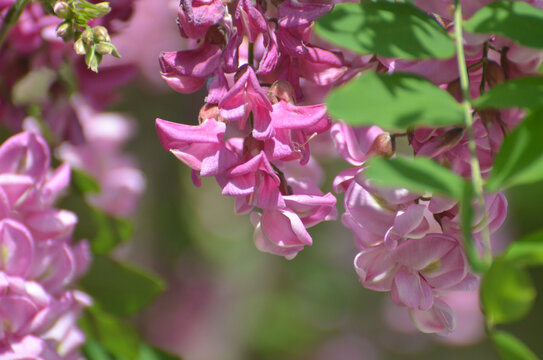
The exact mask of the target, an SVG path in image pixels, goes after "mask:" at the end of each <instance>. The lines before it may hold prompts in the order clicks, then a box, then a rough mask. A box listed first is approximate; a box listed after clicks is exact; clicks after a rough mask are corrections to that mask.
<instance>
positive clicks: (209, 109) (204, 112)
mask: <svg viewBox="0 0 543 360" xmlns="http://www.w3.org/2000/svg"><path fill="white" fill-rule="evenodd" d="M209 119H215V120H217V121H221V120H222V118H221V112H220V110H219V107H218V106H217V105H216V104H207V103H206V104H205V105H204V106H202V108H201V109H200V113H199V114H198V122H199V123H200V124H202V123H204V121H206V120H209Z"/></svg>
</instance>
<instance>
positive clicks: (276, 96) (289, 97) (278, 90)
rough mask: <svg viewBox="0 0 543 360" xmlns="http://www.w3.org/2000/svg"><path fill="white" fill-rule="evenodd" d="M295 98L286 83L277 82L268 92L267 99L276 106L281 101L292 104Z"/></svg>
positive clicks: (292, 90)
mask: <svg viewBox="0 0 543 360" xmlns="http://www.w3.org/2000/svg"><path fill="white" fill-rule="evenodd" d="M295 98H296V94H295V92H294V88H293V87H292V85H291V84H290V83H289V82H288V81H284V80H277V81H275V82H274V83H273V84H272V86H270V89H269V90H268V99H270V101H271V103H272V104H276V103H278V102H279V101H281V100H283V101H286V102H288V103H291V104H294V102H295Z"/></svg>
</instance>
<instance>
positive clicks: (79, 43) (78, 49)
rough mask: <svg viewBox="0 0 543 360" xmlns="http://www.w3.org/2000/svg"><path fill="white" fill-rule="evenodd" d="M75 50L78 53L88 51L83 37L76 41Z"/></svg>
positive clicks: (82, 53) (81, 53)
mask: <svg viewBox="0 0 543 360" xmlns="http://www.w3.org/2000/svg"><path fill="white" fill-rule="evenodd" d="M74 51H75V53H76V54H78V55H85V54H86V53H87V48H86V46H85V43H84V42H83V39H82V38H79V39H78V40H76V41H75V42H74Z"/></svg>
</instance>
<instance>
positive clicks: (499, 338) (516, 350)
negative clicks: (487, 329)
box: [490, 331, 539, 360]
mask: <svg viewBox="0 0 543 360" xmlns="http://www.w3.org/2000/svg"><path fill="white" fill-rule="evenodd" d="M490 339H491V340H492V343H493V344H494V347H495V348H496V351H497V352H498V354H499V355H500V358H501V359H502V360H538V359H539V358H538V357H537V355H535V354H534V353H533V351H532V350H530V349H529V348H528V347H527V346H526V345H525V344H524V343H522V342H521V341H520V340H519V339H517V338H516V337H515V336H513V335H511V334H509V333H507V332H505V331H495V332H493V333H492V334H491V335H490Z"/></svg>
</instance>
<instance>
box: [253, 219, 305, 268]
mask: <svg viewBox="0 0 543 360" xmlns="http://www.w3.org/2000/svg"><path fill="white" fill-rule="evenodd" d="M251 222H252V223H253V225H254V226H255V233H254V242H255V245H256V247H257V248H258V249H259V250H260V251H263V252H268V253H272V254H275V255H279V256H284V257H285V258H286V259H289V260H290V259H293V258H294V257H295V256H296V254H298V252H300V251H301V250H302V249H303V248H304V246H306V245H311V244H312V240H311V236H310V235H309V233H308V232H307V230H306V229H305V226H304V224H303V223H302V221H301V220H300V218H299V217H298V216H297V215H296V214H295V213H294V212H292V211H290V210H288V209H277V210H264V212H263V213H262V214H259V213H256V212H253V213H252V214H251Z"/></svg>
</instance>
